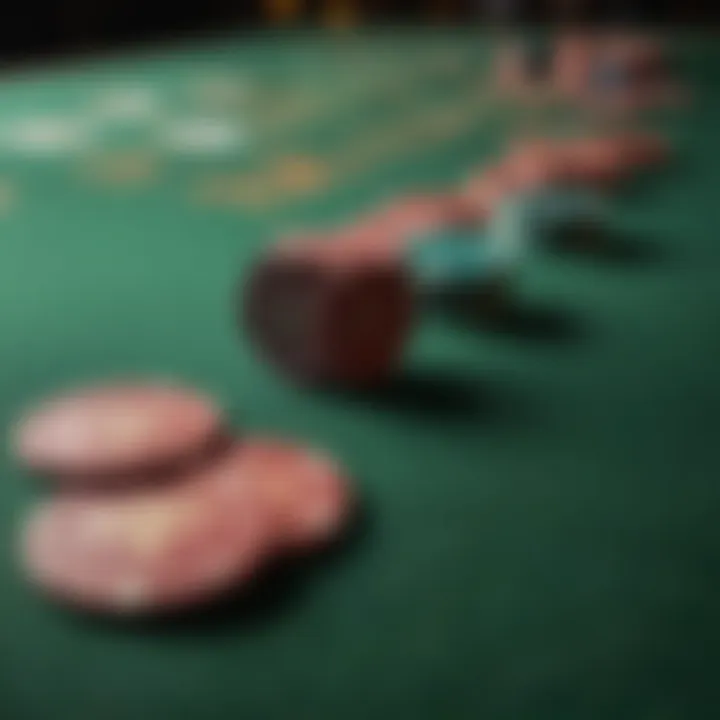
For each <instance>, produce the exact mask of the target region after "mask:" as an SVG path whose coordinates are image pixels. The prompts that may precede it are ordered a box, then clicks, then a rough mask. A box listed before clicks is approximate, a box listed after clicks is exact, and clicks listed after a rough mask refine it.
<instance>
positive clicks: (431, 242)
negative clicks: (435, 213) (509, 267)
mask: <svg viewBox="0 0 720 720" xmlns="http://www.w3.org/2000/svg"><path fill="white" fill-rule="evenodd" d="M408 263H409V267H410V270H411V273H412V275H413V277H414V278H415V280H416V282H417V283H418V284H419V285H420V286H423V287H434V288H438V287H450V286H453V285H468V284H482V283H484V282H487V281H490V280H492V279H495V278H496V277H497V276H498V273H499V272H501V271H502V269H503V268H502V263H500V262H498V259H497V258H496V257H494V255H493V253H492V252H491V249H490V247H489V245H488V242H487V241H486V238H485V237H484V235H483V234H481V233H478V232H477V231H476V230H457V229H453V230H443V231H441V232H435V233H431V234H429V235H426V236H423V237H421V238H418V239H416V241H415V242H414V243H413V244H412V246H411V249H410V253H409V257H408Z"/></svg>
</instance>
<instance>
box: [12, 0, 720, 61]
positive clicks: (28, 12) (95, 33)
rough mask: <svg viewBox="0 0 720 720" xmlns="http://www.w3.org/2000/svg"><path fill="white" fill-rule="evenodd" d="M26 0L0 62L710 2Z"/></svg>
mask: <svg viewBox="0 0 720 720" xmlns="http://www.w3.org/2000/svg"><path fill="white" fill-rule="evenodd" d="M169 6H170V4H169V3H164V2H149V1H148V0H103V2H98V1H97V0H61V1H59V2H43V3H38V2H34V1H32V0H30V1H26V2H23V3H14V4H12V5H10V6H9V7H7V8H5V13H4V15H3V21H2V23H1V24H0V61H1V62H3V63H16V62H18V61H27V60H32V59H34V58H42V57H47V56H58V55H59V56H62V55H66V54H77V53H84V52H97V51H102V50H107V49H113V48H116V47H122V46H124V45H127V44H137V43H143V42H152V41H158V40H163V39H172V38H175V37H178V36H180V37H182V36H185V35H193V34H196V33H203V34H207V33H212V32H224V31H233V32H237V31H239V30H243V29H247V30H249V31H251V30H256V29H259V28H266V27H317V26H329V27H362V26H364V25H379V24H386V25H392V24H439V23H448V24H452V23H468V22H477V23H488V22H492V21H495V20H498V19H504V20H512V21H515V22H525V23H553V22H558V21H564V22H568V21H574V22H578V21H580V22H612V21H634V22H651V23H659V24H666V23H678V22H686V23H698V22H703V23H709V22H713V23H714V22H716V21H717V20H718V18H719V16H720V3H718V2H717V1H716V0H633V1H632V2H631V1H630V0H203V1H202V2H194V1H192V0H191V1H189V2H186V3H181V2H178V3H174V5H173V6H172V7H169Z"/></svg>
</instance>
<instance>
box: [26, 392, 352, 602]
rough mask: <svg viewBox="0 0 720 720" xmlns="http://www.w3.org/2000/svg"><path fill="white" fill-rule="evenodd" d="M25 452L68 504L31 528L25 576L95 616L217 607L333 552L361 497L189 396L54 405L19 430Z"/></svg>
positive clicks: (327, 467) (304, 452)
mask: <svg viewBox="0 0 720 720" xmlns="http://www.w3.org/2000/svg"><path fill="white" fill-rule="evenodd" d="M14 448H15V451H16V454H17V456H18V457H19V459H20V461H21V462H23V463H24V464H25V465H26V466H27V467H29V468H30V469H32V470H34V471H36V472H39V473H42V474H43V475H44V477H45V478H46V479H47V480H48V482H49V483H50V484H51V486H52V489H53V490H54V493H53V494H52V496H51V497H49V498H48V499H46V500H44V501H42V502H41V504H40V505H39V506H38V507H35V508H34V509H33V510H32V511H31V512H30V513H29V516H28V517H27V518H26V519H25V522H24V523H23V527H22V532H21V539H20V544H19V550H20V558H21V562H22V565H23V567H24V570H25V573H26V575H27V576H28V578H29V579H30V580H31V581H32V582H34V583H35V584H36V585H37V586H39V587H40V588H41V589H43V590H44V591H46V592H47V593H48V594H49V595H50V596H52V597H54V598H57V599H59V600H62V601H65V602H67V603H69V604H71V605H75V606H77V607H80V608H82V609H85V610H89V611H93V612H100V613H108V614H115V615H156V614H161V613H167V612H174V611H179V610H184V609H189V608H192V607H194V606H197V605H201V604H206V603H208V602H210V601H213V600H216V599H218V598H219V597H221V596H224V595H226V594H228V593H231V592H233V591H236V590H238V589H239V588H243V587H244V586H245V585H246V584H247V583H249V582H250V581H251V580H252V579H253V578H255V577H256V575H257V574H258V572H260V571H261V570H262V569H263V568H264V567H266V566H267V564H268V562H269V561H270V560H272V559H275V558H278V557H279V556H281V555H287V554H295V553H297V552H300V551H302V552H308V551H311V550H313V549H318V548H320V547H322V546H324V545H325V544H327V543H329V542H331V541H332V540H333V539H334V538H336V537H337V536H338V535H339V534H340V533H341V531H342V529H343V528H344V526H345V523H346V520H347V519H348V518H349V516H350V508H351V505H352V503H351V491H350V488H349V485H348V482H347V479H346V478H345V476H344V474H343V472H342V471H341V470H340V469H339V468H338V467H337V465H336V464H335V463H334V461H333V460H331V459H330V458H329V457H327V456H326V455H325V454H323V453H321V452H318V451H313V450H308V449H305V448H303V447H301V446H299V445H296V444H292V443H288V442H284V441H279V440H274V439H270V438H253V437H245V436H241V437H235V436H233V435H232V434H231V433H230V432H228V430H227V428H226V424H225V422H224V418H223V416H222V413H221V412H220V410H219V408H218V407H217V405H216V404H215V403H214V402H213V401H212V400H211V399H210V398H208V397H205V396H203V395H201V394H199V393H197V392H194V391H192V390H190V389H187V388H184V387H180V386H176V385H169V384H159V383H154V382H150V383H140V384H132V385H128V384H119V385H111V386H103V387H93V388H89V389H85V390H80V391H76V392H72V393H69V394H67V395H65V396H63V397H59V398H57V399H54V400H51V401H50V402H47V403H45V404H43V405H41V406H40V407H38V408H36V409H34V410H32V411H31V412H29V413H28V414H27V415H26V417H25V418H23V419H22V420H21V421H20V422H19V423H18V426H17V429H16V433H15V436H14Z"/></svg>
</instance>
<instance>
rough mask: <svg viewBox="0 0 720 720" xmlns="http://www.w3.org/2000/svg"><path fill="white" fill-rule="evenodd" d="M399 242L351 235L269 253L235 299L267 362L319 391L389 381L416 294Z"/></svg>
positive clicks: (389, 236) (365, 233)
mask: <svg viewBox="0 0 720 720" xmlns="http://www.w3.org/2000/svg"><path fill="white" fill-rule="evenodd" d="M381 233H382V234H381ZM400 236H401V235H400V234H399V233H395V232H394V231H393V232H392V233H391V232H389V231H384V230H373V229H352V228H351V229H349V230H347V231H337V232H336V233H333V234H332V235H331V236H329V237H308V238H295V239H293V240H292V241H288V242H281V243H278V244H277V245H275V246H274V247H272V248H271V249H270V251H269V252H267V253H266V255H265V256H264V257H262V258H261V259H260V261H259V262H258V263H257V264H256V265H255V267H254V268H253V270H252V273H251V276H250V277H249V278H248V279H247V281H246V282H244V283H243V286H242V289H241V297H240V298H239V299H238V302H239V304H240V306H241V308H242V315H243V320H244V325H245V327H246V329H247V331H248V333H249V336H250V338H251V339H252V340H253V341H254V343H255V345H256V346H257V347H258V348H259V350H260V353H261V355H262V357H263V358H265V359H266V360H267V361H268V362H269V363H270V364H271V365H272V366H273V367H275V368H277V369H278V370H280V371H281V372H282V373H283V374H285V375H287V376H289V377H291V378H293V379H295V380H298V381H301V382H305V383H310V384H314V385H329V386H348V385H350V386H359V387H366V386H368V385H373V384H377V383H379V382H382V381H383V380H385V379H387V378H388V377H389V376H390V375H391V374H392V373H393V371H394V369H395V368H396V367H397V365H398V363H399V361H400V357H401V355H402V352H403V348H404V344H405V338H406V336H407V333H408V331H409V329H410V325H411V319H412V306H413V303H412V293H411V288H410V285H409V281H408V278H407V275H406V273H405V270H404V268H403V266H402V263H401V261H400V259H399V258H398V257H397V255H396V253H395V246H394V245H393V243H394V242H395V239H396V238H397V237H400Z"/></svg>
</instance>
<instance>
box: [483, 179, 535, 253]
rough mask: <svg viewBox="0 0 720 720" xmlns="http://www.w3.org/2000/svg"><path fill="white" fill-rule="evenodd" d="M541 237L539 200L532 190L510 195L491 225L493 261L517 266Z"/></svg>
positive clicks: (490, 237)
mask: <svg viewBox="0 0 720 720" xmlns="http://www.w3.org/2000/svg"><path fill="white" fill-rule="evenodd" d="M537 239H538V204H537V201H536V198H535V197H534V196H533V195H530V194H525V193H522V194H518V195H514V196H513V197H510V198H508V199H507V200H505V201H504V202H503V203H501V205H500V207H499V208H498V209H497V211H496V212H495V214H494V215H493V217H492V218H491V220H490V222H489V225H488V238H487V246H488V252H489V254H490V256H491V258H492V261H493V262H495V263H497V264H501V265H504V266H506V267H509V266H516V265H517V264H518V263H520V262H521V261H522V260H523V259H524V258H525V257H527V255H528V254H529V253H530V252H531V251H532V249H533V247H534V246H535V244H536V240H537Z"/></svg>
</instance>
